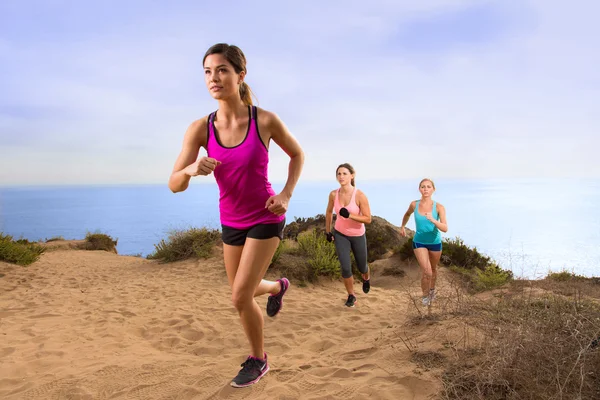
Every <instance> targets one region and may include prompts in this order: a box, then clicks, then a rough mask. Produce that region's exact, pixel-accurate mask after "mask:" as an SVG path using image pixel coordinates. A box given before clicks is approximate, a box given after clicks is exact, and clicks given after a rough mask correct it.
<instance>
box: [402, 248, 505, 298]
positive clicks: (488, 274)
mask: <svg viewBox="0 0 600 400" xmlns="http://www.w3.org/2000/svg"><path fill="white" fill-rule="evenodd" d="M412 244H413V241H412V238H410V239H409V240H407V241H406V242H405V243H404V244H402V245H401V246H399V247H397V248H396V250H395V253H396V254H400V258H401V259H403V260H406V259H409V258H411V259H414V257H415V254H414V250H413V248H412ZM440 261H441V263H442V264H443V265H446V266H450V269H451V270H452V271H454V272H456V273H458V274H460V275H461V276H462V277H463V278H464V280H465V283H466V284H467V286H468V287H469V288H470V289H471V290H473V291H482V290H490V289H493V288H496V287H499V286H502V285H504V284H505V283H507V282H509V281H511V280H512V278H513V274H512V272H511V271H507V270H504V269H502V268H500V267H499V266H498V265H497V264H496V263H495V262H493V261H492V259H491V258H490V257H488V256H485V255H483V254H481V253H480V252H479V251H477V247H473V248H471V247H469V246H467V245H466V244H465V243H464V241H463V240H462V239H461V238H459V237H456V238H453V239H444V240H443V246H442V258H441V260H440Z"/></svg>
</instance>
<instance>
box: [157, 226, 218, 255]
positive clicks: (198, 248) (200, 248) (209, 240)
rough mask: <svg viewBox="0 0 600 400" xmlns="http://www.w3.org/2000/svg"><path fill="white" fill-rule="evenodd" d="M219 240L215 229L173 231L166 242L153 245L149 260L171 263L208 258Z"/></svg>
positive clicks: (162, 241)
mask: <svg viewBox="0 0 600 400" xmlns="http://www.w3.org/2000/svg"><path fill="white" fill-rule="evenodd" d="M220 240H221V233H220V231H218V230H216V229H206V228H202V229H198V228H191V229H189V230H187V231H179V230H174V231H171V233H169V237H168V238H167V240H164V239H162V240H161V241H160V242H159V243H158V244H155V245H154V249H155V250H154V252H153V253H152V254H149V255H148V256H147V258H148V259H149V260H161V261H164V262H173V261H179V260H185V259H188V258H209V257H210V256H211V255H212V252H213V248H214V246H215V245H216V244H218V243H219V242H220Z"/></svg>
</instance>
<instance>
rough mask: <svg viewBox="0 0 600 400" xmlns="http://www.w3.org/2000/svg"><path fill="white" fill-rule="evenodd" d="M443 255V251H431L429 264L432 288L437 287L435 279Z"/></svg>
mask: <svg viewBox="0 0 600 400" xmlns="http://www.w3.org/2000/svg"><path fill="white" fill-rule="evenodd" d="M441 257H442V252H441V251H430V252H429V265H431V285H430V286H431V289H433V288H435V281H436V278H437V266H438V264H439V262H440V258H441Z"/></svg>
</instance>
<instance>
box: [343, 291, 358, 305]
mask: <svg viewBox="0 0 600 400" xmlns="http://www.w3.org/2000/svg"><path fill="white" fill-rule="evenodd" d="M354 303H356V297H355V296H354V295H353V294H349V295H348V300H346V304H345V306H346V307H354Z"/></svg>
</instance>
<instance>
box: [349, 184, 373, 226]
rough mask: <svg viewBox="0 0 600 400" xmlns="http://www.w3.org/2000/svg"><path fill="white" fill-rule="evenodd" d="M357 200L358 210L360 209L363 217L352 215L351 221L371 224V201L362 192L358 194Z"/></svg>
mask: <svg viewBox="0 0 600 400" xmlns="http://www.w3.org/2000/svg"><path fill="white" fill-rule="evenodd" d="M356 198H357V200H358V208H360V213H361V214H362V215H356V214H350V217H349V218H350V219H351V220H353V221H356V222H362V223H363V224H370V223H371V207H370V206H369V199H367V196H366V195H365V194H364V193H363V192H362V191H360V190H359V191H358V193H356Z"/></svg>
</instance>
